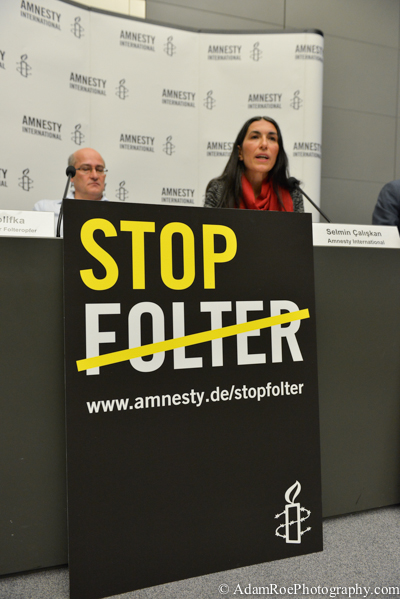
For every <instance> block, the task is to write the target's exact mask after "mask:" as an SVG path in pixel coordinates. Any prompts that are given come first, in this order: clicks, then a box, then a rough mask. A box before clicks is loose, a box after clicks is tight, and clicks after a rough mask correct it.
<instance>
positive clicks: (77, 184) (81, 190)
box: [33, 148, 108, 229]
mask: <svg viewBox="0 0 400 599" xmlns="http://www.w3.org/2000/svg"><path fill="white" fill-rule="evenodd" d="M68 166H74V167H75V168H76V175H75V177H72V178H71V181H72V182H73V184H74V191H71V190H70V191H69V193H68V195H67V198H75V200H101V201H103V202H104V201H106V202H107V201H108V200H107V198H106V197H105V195H103V194H104V186H105V179H106V172H107V171H106V169H105V163H104V160H103V158H102V157H101V156H100V154H99V153H98V152H96V150H93V149H92V148H82V149H81V150H77V151H76V152H74V153H73V154H71V156H70V157H69V159H68ZM60 208H61V200H39V202H36V204H35V205H34V207H33V209H34V210H39V211H41V212H54V226H55V229H57V221H58V215H59V213H60Z"/></svg>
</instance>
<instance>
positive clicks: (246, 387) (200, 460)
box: [64, 200, 322, 599]
mask: <svg viewBox="0 0 400 599" xmlns="http://www.w3.org/2000/svg"><path fill="white" fill-rule="evenodd" d="M64 214H65V216H64V218H65V221H64V232H65V233H64V284H65V339H66V402H67V449H68V458H67V460H68V512H69V565H70V581H71V597H72V599H97V598H100V597H105V596H109V595H114V594H118V593H124V592H127V591H131V590H135V589H139V588H144V587H149V586H154V585H157V584H161V583H166V582H170V581H174V580H179V579H184V578H190V577H194V576H199V575H203V574H207V573H211V572H217V571H221V570H227V569H231V568H238V567H242V566H247V565H251V564H255V563H262V562H266V561H270V560H275V559H280V558H287V557H291V556H296V555H300V554H305V553H310V552H314V551H320V550H322V517H321V491H320V454H319V423H318V387H317V363H316V359H317V358H316V334H315V305H314V280H313V258H312V232H311V217H310V215H307V214H281V213H273V212H271V213H269V212H268V213H259V212H255V211H254V212H253V211H244V210H210V209H203V208H191V209H189V208H184V207H176V208H173V207H170V206H155V205H154V206H153V205H133V204H127V205H125V204H117V203H107V202H85V201H79V202H77V201H73V200H71V201H68V200H67V201H66V203H65V213H64Z"/></svg>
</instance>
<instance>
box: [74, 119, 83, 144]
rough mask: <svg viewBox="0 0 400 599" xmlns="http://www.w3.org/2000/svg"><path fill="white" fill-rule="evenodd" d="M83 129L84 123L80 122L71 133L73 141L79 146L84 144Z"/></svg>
mask: <svg viewBox="0 0 400 599" xmlns="http://www.w3.org/2000/svg"><path fill="white" fill-rule="evenodd" d="M81 129H82V125H81V124H80V123H78V124H77V125H75V129H74V131H73V133H72V135H71V139H72V141H73V142H74V144H76V145H77V146H81V145H82V144H83V142H84V141H85V136H84V135H83V133H82V131H81Z"/></svg>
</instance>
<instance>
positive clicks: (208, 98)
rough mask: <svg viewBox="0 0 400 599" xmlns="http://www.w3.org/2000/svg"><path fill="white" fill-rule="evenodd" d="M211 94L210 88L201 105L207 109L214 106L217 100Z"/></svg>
mask: <svg viewBox="0 0 400 599" xmlns="http://www.w3.org/2000/svg"><path fill="white" fill-rule="evenodd" d="M212 95H213V91H212V89H210V91H209V92H207V96H206V98H205V100H204V102H203V105H204V106H205V107H206V108H207V109H208V110H212V109H213V108H214V106H215V105H216V103H217V101H216V99H215V98H213V97H212Z"/></svg>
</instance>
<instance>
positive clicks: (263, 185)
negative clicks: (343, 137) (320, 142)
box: [204, 116, 304, 212]
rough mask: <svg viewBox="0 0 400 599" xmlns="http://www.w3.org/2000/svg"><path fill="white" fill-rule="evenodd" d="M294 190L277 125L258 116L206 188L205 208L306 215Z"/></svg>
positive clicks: (247, 122)
mask: <svg viewBox="0 0 400 599" xmlns="http://www.w3.org/2000/svg"><path fill="white" fill-rule="evenodd" d="M292 187H293V186H291V185H290V184H289V182H288V159H287V156H286V152H285V150H284V147H283V140H282V134H281V130H280V128H279V125H278V123H277V122H276V121H274V119H271V118H269V117H266V116H262V117H261V116H256V117H253V118H251V119H249V120H248V121H246V122H245V124H244V125H243V127H242V128H241V130H240V131H239V134H238V136H237V138H236V140H235V143H234V146H233V150H232V153H231V155H230V158H229V160H228V162H227V165H226V167H225V169H224V171H223V173H222V175H221V176H220V177H217V178H216V179H212V180H211V181H210V182H209V184H208V185H207V189H206V199H205V204H204V205H205V206H206V207H209V208H248V209H253V210H277V211H281V212H304V206H303V200H302V196H301V193H300V192H299V191H298V190H297V189H292Z"/></svg>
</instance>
